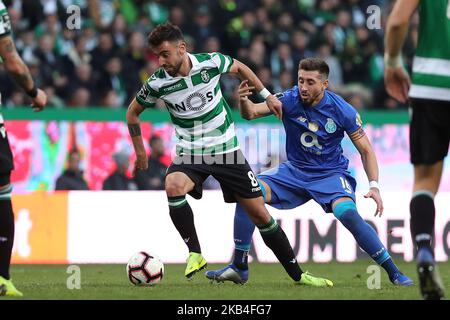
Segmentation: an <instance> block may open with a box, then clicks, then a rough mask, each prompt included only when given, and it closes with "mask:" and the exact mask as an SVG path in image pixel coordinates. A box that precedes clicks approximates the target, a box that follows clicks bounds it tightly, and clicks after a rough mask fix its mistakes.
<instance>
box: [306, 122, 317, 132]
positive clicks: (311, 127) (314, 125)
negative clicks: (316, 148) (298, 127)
mask: <svg viewBox="0 0 450 320" xmlns="http://www.w3.org/2000/svg"><path fill="white" fill-rule="evenodd" d="M308 128H309V130H311V131H312V132H316V131H317V130H319V125H318V124H317V123H315V122H310V123H308Z"/></svg>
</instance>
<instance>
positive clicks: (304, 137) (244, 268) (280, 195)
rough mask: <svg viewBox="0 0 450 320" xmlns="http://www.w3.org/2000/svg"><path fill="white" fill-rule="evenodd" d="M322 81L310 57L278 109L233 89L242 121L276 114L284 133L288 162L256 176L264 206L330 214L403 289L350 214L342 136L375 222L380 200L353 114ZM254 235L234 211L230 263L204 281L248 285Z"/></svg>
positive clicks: (371, 158)
mask: <svg viewBox="0 0 450 320" xmlns="http://www.w3.org/2000/svg"><path fill="white" fill-rule="evenodd" d="M328 74H329V67H328V65H327V64H326V62H325V61H323V60H321V59H317V58H307V59H303V60H301V61H300V63H299V71H298V86H294V87H293V88H292V89H289V90H287V91H285V92H284V93H281V94H278V95H277V97H278V99H279V100H280V101H281V102H282V107H281V108H279V109H272V110H271V109H269V107H268V106H267V104H266V103H259V104H254V103H252V102H251V101H250V100H249V99H248V95H250V94H251V90H252V89H253V87H249V86H248V83H247V82H246V81H243V82H242V83H241V85H240V88H239V95H240V101H241V114H242V116H243V117H244V118H245V119H248V120H251V119H255V118H259V117H264V116H268V115H270V114H275V115H276V116H277V117H278V118H280V119H281V120H282V121H283V125H284V128H285V130H286V153H287V158H288V160H287V161H286V162H284V163H282V164H280V165H279V166H278V167H276V168H273V169H270V170H268V171H266V172H263V173H262V174H260V175H259V176H258V180H259V182H260V185H261V187H262V189H263V190H264V192H263V193H264V194H265V201H266V203H267V204H269V205H271V206H273V207H275V208H278V209H292V208H295V207H298V206H300V205H302V204H304V203H306V202H308V201H309V200H311V199H313V200H314V201H316V202H317V203H318V204H320V205H321V206H322V208H323V209H324V210H325V211H326V212H332V213H333V214H334V215H335V216H336V218H337V219H338V220H339V221H340V222H341V223H342V224H343V225H344V226H345V227H346V228H347V229H348V230H349V231H350V232H351V233H352V234H353V236H354V237H355V240H356V241H357V243H358V245H359V246H360V247H361V248H362V249H363V250H364V251H365V252H367V253H368V254H369V255H370V257H371V258H372V259H373V260H375V262H377V263H378V264H379V265H381V266H382V267H383V268H384V269H385V270H386V271H387V273H388V275H389V279H390V280H391V282H392V283H393V284H395V285H402V286H409V285H411V284H412V283H413V282H412V280H411V279H409V278H408V277H407V276H405V275H404V274H403V273H401V272H400V270H399V269H398V268H397V266H396V265H395V264H394V262H393V261H392V259H391V257H390V255H389V253H388V251H387V250H386V248H385V247H384V245H383V244H382V243H381V241H380V239H379V238H378V235H377V233H376V232H375V230H374V229H373V228H372V227H371V226H370V225H369V224H368V223H366V222H365V221H364V220H363V219H362V218H361V216H360V215H359V213H358V211H357V208H356V204H355V187H356V181H355V179H354V178H353V177H352V176H351V175H350V174H349V172H348V171H347V168H348V162H349V161H348V159H347V158H346V157H345V156H344V155H343V153H342V147H341V141H342V139H343V138H344V133H347V134H348V135H349V137H350V139H351V140H352V142H353V144H354V145H355V147H356V148H357V149H358V151H359V153H360V154H361V158H362V162H363V165H364V169H365V171H366V173H367V177H368V179H369V182H370V183H369V185H370V190H369V192H368V193H367V194H366V195H365V197H366V198H372V199H373V200H374V201H375V202H376V204H377V209H376V212H375V216H377V215H379V216H381V214H382V213H383V201H382V199H381V196H380V191H379V186H378V182H377V181H378V165H377V160H376V157H375V153H374V151H373V149H372V146H371V144H370V141H369V139H368V138H367V136H366V135H365V133H364V130H363V128H362V122H361V118H360V117H359V114H358V113H357V111H356V110H355V109H354V108H353V107H352V106H351V105H350V104H348V103H347V102H345V100H344V99H342V97H340V96H338V95H337V94H335V93H333V92H331V91H329V90H327V87H328ZM254 229H255V226H254V225H253V223H252V222H251V220H250V219H249V218H248V215H247V214H246V213H245V211H244V209H243V207H242V206H240V205H239V204H238V205H237V206H236V213H235V218H234V239H235V240H234V241H235V252H234V258H233V262H232V263H231V264H230V265H228V266H226V267H225V268H223V269H220V270H212V271H208V272H206V277H207V278H209V279H212V280H215V281H218V282H222V281H233V282H235V283H240V284H243V283H245V282H247V280H248V276H249V271H248V261H247V257H248V252H249V250H250V244H251V240H252V234H253V230H254Z"/></svg>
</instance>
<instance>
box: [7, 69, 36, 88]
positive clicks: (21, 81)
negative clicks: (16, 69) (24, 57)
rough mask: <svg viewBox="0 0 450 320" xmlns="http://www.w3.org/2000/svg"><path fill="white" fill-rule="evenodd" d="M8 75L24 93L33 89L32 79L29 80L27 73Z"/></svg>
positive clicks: (29, 76)
mask: <svg viewBox="0 0 450 320" xmlns="http://www.w3.org/2000/svg"><path fill="white" fill-rule="evenodd" d="M10 75H11V77H12V78H13V79H14V81H15V82H16V83H17V84H18V85H19V86H20V87H22V88H23V89H24V90H25V91H28V90H30V89H31V88H32V87H33V78H31V75H30V74H29V73H26V72H25V73H10ZM30 84H31V85H30Z"/></svg>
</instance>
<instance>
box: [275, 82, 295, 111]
mask: <svg viewBox="0 0 450 320" xmlns="http://www.w3.org/2000/svg"><path fill="white" fill-rule="evenodd" d="M296 91H298V89H297V87H294V88H291V89H289V90H286V91H284V92H279V93H275V97H277V99H278V100H280V101H281V103H282V107H283V111H284V112H288V113H290V111H291V110H292V109H293V108H295V103H294V100H295V97H294V96H295V92H296Z"/></svg>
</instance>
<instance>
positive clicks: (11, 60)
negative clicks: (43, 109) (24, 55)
mask: <svg viewBox="0 0 450 320" xmlns="http://www.w3.org/2000/svg"><path fill="white" fill-rule="evenodd" d="M0 45H1V48H0V51H1V56H2V59H3V61H4V63H5V66H6V70H8V66H14V68H12V69H10V70H14V71H8V73H9V74H10V75H11V77H12V78H13V80H14V81H15V82H16V83H17V84H18V85H19V86H20V87H22V89H24V90H25V91H27V90H31V89H32V88H33V86H34V82H33V78H32V77H31V74H30V72H29V70H28V67H27V66H26V65H25V63H24V62H23V61H22V59H21V58H20V56H19V54H18V53H17V51H16V48H15V46H14V43H13V41H12V39H11V38H10V37H6V38H4V40H2V41H1V43H0Z"/></svg>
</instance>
